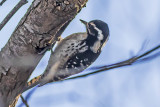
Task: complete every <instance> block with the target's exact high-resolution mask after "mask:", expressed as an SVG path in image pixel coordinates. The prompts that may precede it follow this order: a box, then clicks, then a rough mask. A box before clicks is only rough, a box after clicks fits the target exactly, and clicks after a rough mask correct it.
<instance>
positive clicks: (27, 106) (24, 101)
mask: <svg viewBox="0 0 160 107" xmlns="http://www.w3.org/2000/svg"><path fill="white" fill-rule="evenodd" d="M20 97H21V99H22V102H23V103H24V104H25V105H26V107H29V105H28V103H27V101H26V100H25V99H24V98H23V96H22V95H20Z"/></svg>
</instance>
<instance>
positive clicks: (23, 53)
mask: <svg viewBox="0 0 160 107" xmlns="http://www.w3.org/2000/svg"><path fill="white" fill-rule="evenodd" d="M57 1H58V2H57ZM67 1H68V2H67V3H66V2H64V1H63V0H34V1H33V3H32V5H31V6H30V8H29V9H28V11H27V12H26V14H25V16H24V17H23V18H22V19H21V21H20V22H19V24H18V26H17V27H16V29H15V30H14V32H13V34H12V35H11V37H10V39H9V40H8V42H7V43H6V45H5V46H4V47H3V48H2V49H1V51H0V73H3V74H2V75H0V95H1V96H0V97H1V98H2V101H4V105H5V106H6V107H8V106H9V105H11V104H12V102H13V101H14V100H15V98H16V96H18V95H19V94H20V93H21V90H22V89H23V87H24V86H25V84H26V83H27V81H28V78H29V77H30V75H31V73H32V72H33V71H34V69H35V68H36V66H37V65H38V63H39V62H40V60H41V59H42V57H43V56H44V54H45V52H46V51H44V53H41V54H39V51H40V52H41V51H43V49H44V48H46V47H47V46H48V43H49V42H50V40H51V39H52V38H53V39H52V41H51V42H52V43H50V44H54V42H56V41H57V39H58V37H59V36H60V35H61V34H62V33H63V31H64V29H65V28H66V27H67V25H68V24H69V23H70V22H71V21H72V20H73V19H74V17H75V16H76V15H77V13H78V12H79V11H80V10H81V9H82V7H83V6H84V5H85V4H86V2H87V0H81V3H79V2H78V0H67ZM57 3H58V4H57ZM5 73H6V75H5ZM15 104H16V103H15Z"/></svg>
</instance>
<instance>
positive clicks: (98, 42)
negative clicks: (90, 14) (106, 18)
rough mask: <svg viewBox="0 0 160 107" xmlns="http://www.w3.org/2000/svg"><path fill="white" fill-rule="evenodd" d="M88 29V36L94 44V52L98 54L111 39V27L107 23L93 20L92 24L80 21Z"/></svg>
mask: <svg viewBox="0 0 160 107" xmlns="http://www.w3.org/2000/svg"><path fill="white" fill-rule="evenodd" d="M80 21H81V22H82V23H83V24H84V25H85V26H86V29H87V34H88V38H89V40H92V41H90V43H92V47H91V48H92V50H93V52H95V53H96V52H97V51H98V50H99V49H101V48H102V47H103V45H104V44H105V43H106V41H107V40H108V37H109V27H108V25H107V23H105V22H103V21H101V20H92V21H90V22H86V21H84V20H80Z"/></svg>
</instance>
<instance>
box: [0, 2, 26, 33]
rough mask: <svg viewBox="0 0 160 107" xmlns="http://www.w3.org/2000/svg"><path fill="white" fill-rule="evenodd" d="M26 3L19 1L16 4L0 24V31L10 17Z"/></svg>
mask: <svg viewBox="0 0 160 107" xmlns="http://www.w3.org/2000/svg"><path fill="white" fill-rule="evenodd" d="M26 3H28V1H27V0H20V1H19V2H18V4H17V5H16V6H15V7H14V8H13V9H12V10H11V12H9V14H8V15H7V16H6V17H5V18H4V20H3V21H2V22H1V23H0V30H2V28H3V27H4V26H5V25H6V23H7V22H8V21H9V20H10V19H11V17H12V16H13V15H14V14H15V13H16V12H17V11H18V9H19V8H21V7H22V6H23V5H24V4H26Z"/></svg>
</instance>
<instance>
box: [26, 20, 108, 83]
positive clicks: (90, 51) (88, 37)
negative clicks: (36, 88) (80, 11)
mask: <svg viewBox="0 0 160 107" xmlns="http://www.w3.org/2000/svg"><path fill="white" fill-rule="evenodd" d="M80 21H81V22H82V23H83V24H84V25H85V26H86V29H87V32H83V33H75V34H72V35H70V36H68V37H66V38H64V39H63V40H61V42H60V43H59V44H58V45H57V47H56V48H55V50H54V52H53V53H52V54H51V56H50V59H49V62H48V66H47V68H46V70H45V72H44V73H43V74H42V75H41V76H40V77H38V78H39V79H40V80H39V81H38V82H37V83H35V84H36V85H37V84H39V85H40V86H41V85H44V84H46V83H50V82H53V81H59V80H63V79H65V78H67V77H69V76H71V75H73V74H77V73H79V72H82V71H83V70H84V69H86V68H87V67H88V66H90V65H91V64H92V63H93V62H94V61H95V60H96V59H97V58H98V56H99V55H100V53H101V50H102V47H103V46H104V45H105V43H106V42H107V40H108V38H109V28H108V25H107V24H106V23H105V22H103V21H101V20H92V21H90V22H86V21H84V20H80ZM33 81H35V80H34V79H33ZM31 82H32V81H31ZM29 84H32V83H29Z"/></svg>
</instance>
